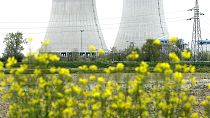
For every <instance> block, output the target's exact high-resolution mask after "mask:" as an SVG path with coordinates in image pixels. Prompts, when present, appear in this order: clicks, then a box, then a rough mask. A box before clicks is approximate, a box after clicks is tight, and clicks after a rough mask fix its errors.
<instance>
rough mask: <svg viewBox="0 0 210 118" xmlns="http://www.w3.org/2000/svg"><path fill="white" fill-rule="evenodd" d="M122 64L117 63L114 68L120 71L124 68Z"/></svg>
mask: <svg viewBox="0 0 210 118" xmlns="http://www.w3.org/2000/svg"><path fill="white" fill-rule="evenodd" d="M124 66H125V65H124V64H123V63H118V64H117V67H116V68H117V70H119V71H122V70H123V69H124Z"/></svg>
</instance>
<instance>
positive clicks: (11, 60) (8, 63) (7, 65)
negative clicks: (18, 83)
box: [6, 57, 17, 68]
mask: <svg viewBox="0 0 210 118" xmlns="http://www.w3.org/2000/svg"><path fill="white" fill-rule="evenodd" d="M16 63H17V60H16V59H15V57H9V58H8V59H7V63H6V67H7V68H10V67H11V66H13V65H14V64H16Z"/></svg>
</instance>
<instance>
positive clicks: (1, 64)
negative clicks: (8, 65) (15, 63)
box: [0, 61, 4, 70]
mask: <svg viewBox="0 0 210 118" xmlns="http://www.w3.org/2000/svg"><path fill="white" fill-rule="evenodd" d="M3 67H4V63H3V62H1V61H0V70H2V69H3Z"/></svg>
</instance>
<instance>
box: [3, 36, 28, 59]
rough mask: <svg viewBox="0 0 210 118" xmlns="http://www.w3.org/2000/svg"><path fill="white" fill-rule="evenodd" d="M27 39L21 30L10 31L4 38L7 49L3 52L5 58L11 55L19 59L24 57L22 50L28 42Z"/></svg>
mask: <svg viewBox="0 0 210 118" xmlns="http://www.w3.org/2000/svg"><path fill="white" fill-rule="evenodd" d="M26 43H27V41H26V39H23V34H22V33H21V32H17V33H8V34H7V35H6V37H5V38H4V44H5V46H6V47H5V50H4V53H3V57H2V58H3V60H4V61H5V60H7V59H8V58H9V57H12V56H14V57H15V58H16V59H17V60H18V61H21V60H22V59H23V57H24V55H23V53H22V51H23V50H24V47H23V44H26Z"/></svg>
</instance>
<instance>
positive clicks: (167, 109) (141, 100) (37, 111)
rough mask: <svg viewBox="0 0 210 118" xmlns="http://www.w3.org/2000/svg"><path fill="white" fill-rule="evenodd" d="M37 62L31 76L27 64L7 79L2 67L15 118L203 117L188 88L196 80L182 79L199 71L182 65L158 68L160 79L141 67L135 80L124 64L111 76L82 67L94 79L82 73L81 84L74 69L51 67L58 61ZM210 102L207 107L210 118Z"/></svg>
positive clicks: (50, 58) (3, 83)
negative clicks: (48, 70) (74, 76)
mask: <svg viewBox="0 0 210 118" xmlns="http://www.w3.org/2000/svg"><path fill="white" fill-rule="evenodd" d="M170 57H171V58H170V59H171V62H176V63H178V62H179V61H178V60H179V59H178V58H177V56H176V55H175V54H174V53H173V54H172V55H171V56H170ZM129 58H131V59H137V58H139V55H138V54H137V53H136V52H132V54H130V56H129ZM34 59H35V60H36V61H37V62H38V63H39V64H37V66H36V67H35V70H34V74H31V75H24V74H22V73H23V72H24V71H26V69H27V65H26V64H24V65H21V66H20V68H18V69H14V70H13V71H11V74H10V75H8V76H6V77H5V76H4V74H3V72H2V68H3V64H2V63H0V69H1V70H0V71H1V72H0V75H1V76H0V78H1V88H0V92H1V94H2V96H1V98H2V100H4V101H7V102H9V104H10V106H9V110H8V115H9V117H11V118H13V117H18V118H19V117H21V118H22V117H30V118H37V117H39V118H47V117H50V118H51V117H52V118H70V117H94V118H95V117H99V118H100V117H102V118H106V117H120V118H127V117H133V118H136V117H139V118H151V117H154V118H175V117H176V118H177V117H182V118H197V117H199V115H198V113H196V112H193V111H194V110H195V109H194V106H195V105H197V104H198V102H197V99H196V97H195V96H193V95H190V93H189V91H190V90H189V88H186V84H187V82H188V84H191V85H194V84H195V82H196V80H195V78H192V77H184V76H183V75H182V73H183V72H185V73H191V72H195V71H194V69H195V68H194V67H193V66H189V65H181V64H176V65H175V66H174V68H172V67H171V65H170V64H168V63H158V64H157V65H156V67H155V68H154V72H155V73H151V72H149V65H148V64H147V63H146V62H140V64H139V66H138V67H136V69H135V71H136V72H135V75H134V77H131V76H128V75H126V74H124V73H122V70H124V69H125V67H124V65H123V64H122V63H118V64H117V65H116V66H115V67H108V68H105V69H104V71H105V74H94V71H97V70H98V67H97V66H95V65H91V66H89V67H88V66H80V67H79V69H80V70H81V71H84V70H85V71H86V70H90V71H91V72H93V73H92V74H90V75H87V74H81V73H80V74H79V76H78V78H77V79H76V78H73V77H72V75H71V73H70V71H69V69H66V68H56V67H50V66H49V65H48V64H49V62H51V61H59V57H57V56H56V55H52V54H38V55H35V56H34ZM13 64H15V60H14V59H13V58H10V59H9V60H8V63H7V64H6V65H9V66H7V67H8V68H9V67H10V68H11V67H12V65H13ZM43 67H45V68H49V69H50V72H51V74H49V75H46V74H44V73H43V71H42V68H43ZM189 82H190V83H189ZM207 98H209V97H207ZM208 100H209V99H208ZM208 100H207V101H204V102H203V105H204V106H206V107H205V109H206V115H207V116H208V115H209V111H208V108H209V104H208V103H209V101H208Z"/></svg>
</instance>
